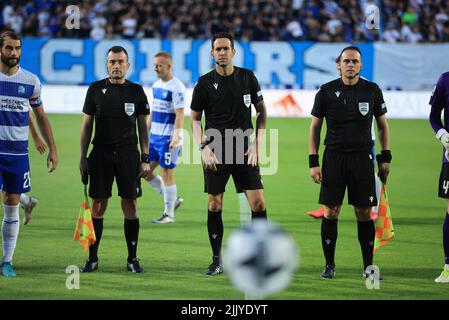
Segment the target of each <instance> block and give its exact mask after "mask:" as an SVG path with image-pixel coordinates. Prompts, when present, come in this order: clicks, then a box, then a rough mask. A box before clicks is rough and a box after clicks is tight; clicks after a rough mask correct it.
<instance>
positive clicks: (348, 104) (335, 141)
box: [312, 78, 387, 152]
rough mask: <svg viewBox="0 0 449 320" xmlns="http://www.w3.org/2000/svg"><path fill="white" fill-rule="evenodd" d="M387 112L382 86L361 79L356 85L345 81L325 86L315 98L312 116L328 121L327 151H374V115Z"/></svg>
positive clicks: (333, 82) (325, 142)
mask: <svg viewBox="0 0 449 320" xmlns="http://www.w3.org/2000/svg"><path fill="white" fill-rule="evenodd" d="M386 112H387V107H386V105H385V101H384V98H383V95H382V91H381V90H380V88H379V86H378V85H377V84H376V83H374V82H370V81H368V80H366V79H363V78H360V79H359V81H358V82H357V83H356V84H355V85H353V86H347V85H345V84H344V83H343V81H342V79H341V78H339V79H336V80H334V81H331V82H328V83H326V84H323V85H322V86H321V88H320V90H319V91H318V93H317V94H316V96H315V103H314V105H313V109H312V115H313V116H315V117H317V118H326V124H327V133H326V138H325V140H324V144H325V145H326V148H327V149H329V150H333V151H339V152H364V151H370V150H371V148H372V146H373V141H372V136H371V126H372V121H373V116H374V117H376V118H378V117H380V116H382V115H383V114H385V113H386Z"/></svg>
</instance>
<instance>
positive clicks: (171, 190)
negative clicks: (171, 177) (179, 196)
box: [164, 184, 176, 218]
mask: <svg viewBox="0 0 449 320" xmlns="http://www.w3.org/2000/svg"><path fill="white" fill-rule="evenodd" d="M175 201H176V184H174V185H172V186H168V187H164V205H165V213H166V214H167V215H168V216H169V217H170V218H174V217H175Z"/></svg>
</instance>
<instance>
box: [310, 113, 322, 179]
mask: <svg viewBox="0 0 449 320" xmlns="http://www.w3.org/2000/svg"><path fill="white" fill-rule="evenodd" d="M322 126H323V119H322V118H318V117H315V116H313V115H312V121H311V123H310V131H309V167H310V176H311V177H312V180H313V181H314V182H315V183H321V179H322V175H321V167H320V164H319V161H318V150H319V147H320V136H321V127H322Z"/></svg>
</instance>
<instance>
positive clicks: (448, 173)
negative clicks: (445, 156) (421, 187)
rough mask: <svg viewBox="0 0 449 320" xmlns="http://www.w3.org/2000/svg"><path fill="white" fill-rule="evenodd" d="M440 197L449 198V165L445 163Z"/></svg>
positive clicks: (439, 190)
mask: <svg viewBox="0 0 449 320" xmlns="http://www.w3.org/2000/svg"><path fill="white" fill-rule="evenodd" d="M438 196H439V197H440V198H445V199H448V198H449V163H443V164H442V166H441V173H440V182H439V184H438Z"/></svg>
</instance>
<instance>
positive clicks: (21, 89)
mask: <svg viewBox="0 0 449 320" xmlns="http://www.w3.org/2000/svg"><path fill="white" fill-rule="evenodd" d="M17 92H18V93H19V94H25V87H24V86H19V88H18V89H17Z"/></svg>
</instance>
